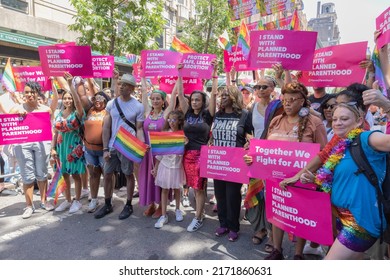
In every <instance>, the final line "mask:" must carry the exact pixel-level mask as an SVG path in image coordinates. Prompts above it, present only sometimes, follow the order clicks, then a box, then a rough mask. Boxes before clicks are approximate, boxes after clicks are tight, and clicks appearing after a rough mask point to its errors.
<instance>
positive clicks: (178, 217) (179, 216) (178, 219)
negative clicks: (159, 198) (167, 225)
mask: <svg viewBox="0 0 390 280" xmlns="http://www.w3.org/2000/svg"><path fill="white" fill-rule="evenodd" d="M175 215H176V222H181V221H183V213H182V212H181V210H180V209H176V210H175Z"/></svg>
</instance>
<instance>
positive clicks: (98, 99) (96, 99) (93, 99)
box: [91, 95, 106, 102]
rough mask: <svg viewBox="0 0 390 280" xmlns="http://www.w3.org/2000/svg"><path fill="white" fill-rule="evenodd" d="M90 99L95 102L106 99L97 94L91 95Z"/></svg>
mask: <svg viewBox="0 0 390 280" xmlns="http://www.w3.org/2000/svg"><path fill="white" fill-rule="evenodd" d="M91 100H92V102H95V101H97V102H104V100H106V99H105V98H104V97H103V96H100V95H98V96H94V97H92V98H91Z"/></svg>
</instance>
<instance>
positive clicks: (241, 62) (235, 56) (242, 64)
mask: <svg viewBox="0 0 390 280" xmlns="http://www.w3.org/2000/svg"><path fill="white" fill-rule="evenodd" d="M232 50H233V51H232V52H228V51H227V50H224V51H223V62H224V64H225V68H224V71H225V72H230V70H232V66H234V68H235V69H236V71H248V70H255V69H256V68H250V67H248V60H247V59H246V58H245V57H244V55H243V54H242V50H241V48H238V47H236V46H233V47H232Z"/></svg>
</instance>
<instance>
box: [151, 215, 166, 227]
mask: <svg viewBox="0 0 390 280" xmlns="http://www.w3.org/2000/svg"><path fill="white" fill-rule="evenodd" d="M166 223H168V215H165V216H161V217H160V218H159V219H158V220H157V222H156V223H155V224H154V227H155V228H162V227H163V225H165V224H166Z"/></svg>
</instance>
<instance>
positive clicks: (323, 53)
mask: <svg viewBox="0 0 390 280" xmlns="http://www.w3.org/2000/svg"><path fill="white" fill-rule="evenodd" d="M366 50H367V42H358V43H350V44H343V45H337V46H331V47H326V48H321V49H318V50H316V51H315V53H314V59H313V66H312V70H311V71H302V77H301V78H300V79H299V81H300V82H302V83H303V84H305V85H306V86H314V87H328V86H330V87H346V86H349V85H350V84H352V83H361V82H362V80H363V79H364V75H365V73H366V71H365V69H363V68H361V67H360V66H359V62H361V61H363V60H365V59H366Z"/></svg>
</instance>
